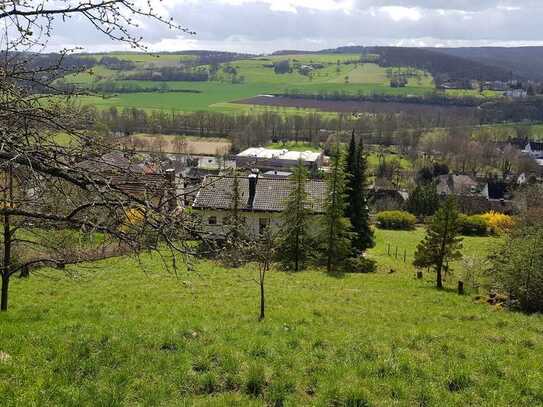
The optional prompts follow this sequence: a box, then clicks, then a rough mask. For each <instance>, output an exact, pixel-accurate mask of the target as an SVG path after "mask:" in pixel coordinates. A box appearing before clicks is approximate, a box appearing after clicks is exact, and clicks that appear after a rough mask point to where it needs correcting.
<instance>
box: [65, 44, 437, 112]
mask: <svg viewBox="0 0 543 407" xmlns="http://www.w3.org/2000/svg"><path fill="white" fill-rule="evenodd" d="M104 55H106V54H89V56H90V57H93V58H96V59H99V58H101V57H102V56H104ZM107 55H109V56H114V57H117V58H119V59H123V60H128V61H132V62H135V63H136V70H135V71H132V72H136V71H138V70H142V69H152V68H153V67H156V68H161V67H180V66H182V64H183V63H186V62H187V61H191V60H194V58H195V57H194V56H192V55H185V56H184V55H180V54H162V55H151V54H139V53H111V54H107ZM359 58H360V55H358V54H293V55H275V56H269V57H255V58H248V59H239V60H234V61H231V62H227V63H222V64H220V66H219V70H218V72H217V74H216V76H215V77H214V79H213V80H211V81H206V82H189V81H143V80H126V75H127V73H128V72H124V71H115V70H112V69H108V68H106V67H105V66H103V65H97V66H95V67H93V68H92V69H90V70H89V71H86V72H80V73H77V74H71V75H67V76H65V77H64V78H63V80H64V81H65V82H66V83H68V84H74V85H78V86H80V87H83V88H90V89H93V88H94V87H96V86H98V85H100V84H104V83H106V82H107V83H111V82H113V83H115V84H116V86H134V87H139V89H137V90H145V89H149V91H140V92H139V93H138V92H137V91H135V92H133V93H132V92H131V93H115V92H113V93H109V94H107V93H106V94H103V95H101V96H98V95H97V96H82V97H81V102H82V103H83V104H89V105H93V106H96V107H97V108H99V109H105V108H109V107H111V106H116V107H138V108H143V109H147V110H177V111H201V110H204V111H205V110H212V111H220V112H244V111H245V112H246V111H249V110H250V109H258V106H248V105H247V104H240V103H237V101H240V100H245V99H248V98H251V97H255V96H258V95H265V94H270V93H285V92H299V93H305V94H310V95H312V94H319V93H331V92H342V93H345V94H352V95H371V94H396V95H423V94H426V93H429V92H432V91H433V89H434V84H433V80H432V77H431V75H428V74H427V73H425V72H422V71H417V70H412V69H408V68H401V67H398V68H389V69H386V68H382V67H380V66H378V65H377V64H374V63H356V61H357V60H358V59H359ZM285 60H288V61H289V62H290V64H291V67H294V66H301V65H303V64H309V65H312V66H318V69H314V70H313V71H312V73H311V74H310V75H306V74H302V73H301V72H300V70H299V69H296V68H292V69H291V70H290V71H289V72H286V73H282V74H279V73H275V72H274V68H273V63H276V62H279V61H285ZM228 69H234V70H235V71H236V76H235V78H237V81H234V80H233V76H232V74H230V73H229V72H228ZM407 72H409V73H410V76H408V83H407V86H405V87H403V88H391V87H390V85H389V83H390V75H392V74H400V73H404V74H406V73H407ZM233 82H236V83H233ZM194 92H198V93H194ZM301 108H302V110H306V107H305V106H301ZM272 109H273V107H272ZM297 110H300V109H297ZM307 110H308V111H311V110H314V111H320V110H323V109H320V108H318V107H317V108H314V109H312V108H311V107H307ZM324 110H326V109H324ZM294 111H295V110H293V109H292V108H290V109H289V107H288V106H287V113H292V112H294Z"/></svg>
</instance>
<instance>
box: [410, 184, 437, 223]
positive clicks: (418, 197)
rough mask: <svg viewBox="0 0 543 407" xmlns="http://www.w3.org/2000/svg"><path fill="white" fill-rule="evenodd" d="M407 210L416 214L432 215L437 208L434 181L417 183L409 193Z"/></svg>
mask: <svg viewBox="0 0 543 407" xmlns="http://www.w3.org/2000/svg"><path fill="white" fill-rule="evenodd" d="M406 206H407V210H408V211H409V212H411V213H412V214H413V215H416V216H432V215H433V214H434V213H436V211H437V209H438V208H439V195H438V193H437V189H436V184H435V182H429V183H419V184H418V185H417V186H416V187H415V189H414V190H413V192H411V194H410V195H409V199H408V200H407V203H406Z"/></svg>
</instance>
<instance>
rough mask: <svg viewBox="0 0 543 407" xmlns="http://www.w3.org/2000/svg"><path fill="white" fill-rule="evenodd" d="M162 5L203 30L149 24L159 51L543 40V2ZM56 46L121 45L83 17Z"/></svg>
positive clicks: (229, 0)
mask: <svg viewBox="0 0 543 407" xmlns="http://www.w3.org/2000/svg"><path fill="white" fill-rule="evenodd" d="M159 9H160V11H161V12H163V13H167V14H169V15H171V16H172V17H173V18H174V19H175V20H176V21H178V22H179V23H180V24H182V25H184V26H186V27H188V28H190V29H191V30H193V31H195V32H196V34H195V35H192V36H191V35H180V34H179V33H178V32H172V31H168V30H167V29H165V28H164V27H160V26H158V25H156V24H151V23H149V22H144V24H143V26H142V28H141V29H140V31H139V32H138V33H140V34H141V35H143V36H144V37H145V39H146V41H147V43H148V44H149V45H150V47H151V49H152V50H154V51H159V50H170V51H173V50H185V49H215V50H229V51H238V52H253V53H267V52H272V51H275V50H279V49H306V50H318V49H323V48H330V47H336V46H340V45H385V44H386V45H414V46H480V45H498V46H517V45H543V23H542V22H543V0H211V1H203V0H163V1H162V2H161V3H160V5H159ZM50 45H51V47H61V46H71V45H84V46H85V48H86V50H89V51H96V50H105V49H108V50H109V49H114V48H118V46H116V45H114V44H112V43H111V42H108V41H107V40H105V39H104V38H103V37H102V36H100V35H99V34H98V33H96V31H95V30H93V29H92V28H91V27H90V26H88V25H86V24H84V23H82V22H80V21H76V20H72V21H70V22H68V23H65V24H63V25H61V26H60V27H59V28H58V29H57V31H56V32H55V35H54V37H53V40H52V42H51V44H50Z"/></svg>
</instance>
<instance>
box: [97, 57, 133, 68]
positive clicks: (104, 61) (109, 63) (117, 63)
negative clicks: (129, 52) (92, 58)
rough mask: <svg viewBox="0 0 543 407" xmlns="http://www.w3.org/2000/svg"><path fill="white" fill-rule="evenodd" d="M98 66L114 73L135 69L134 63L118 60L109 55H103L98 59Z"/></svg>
mask: <svg viewBox="0 0 543 407" xmlns="http://www.w3.org/2000/svg"><path fill="white" fill-rule="evenodd" d="M100 65H103V66H105V67H106V68H109V69H113V70H115V71H131V70H133V69H135V68H136V63H135V62H134V61H128V60H126V59H119V58H117V57H112V56H109V55H105V56H103V57H102V58H100Z"/></svg>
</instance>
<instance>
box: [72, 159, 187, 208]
mask: <svg viewBox="0 0 543 407" xmlns="http://www.w3.org/2000/svg"><path fill="white" fill-rule="evenodd" d="M76 166H77V167H78V168H79V169H84V170H88V171H89V174H94V175H99V176H100V178H101V181H105V182H106V183H107V185H109V186H110V188H111V190H112V191H118V192H120V193H123V194H126V195H129V196H132V197H134V198H137V199H140V200H142V201H145V202H148V203H149V204H152V205H153V206H154V207H155V208H160V209H164V210H166V209H168V210H175V209H176V208H177V207H178V206H179V205H180V204H181V202H180V201H182V199H181V198H182V195H183V183H182V180H181V179H180V178H179V177H177V176H176V174H175V171H174V170H173V169H166V170H164V169H162V168H161V166H160V164H159V163H156V162H153V161H151V160H139V159H136V158H135V157H134V156H129V155H127V154H126V153H124V152H111V153H108V154H104V155H102V156H100V157H96V158H88V159H87V160H85V161H82V162H80V163H78V164H76Z"/></svg>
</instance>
